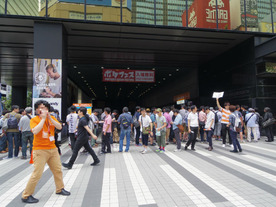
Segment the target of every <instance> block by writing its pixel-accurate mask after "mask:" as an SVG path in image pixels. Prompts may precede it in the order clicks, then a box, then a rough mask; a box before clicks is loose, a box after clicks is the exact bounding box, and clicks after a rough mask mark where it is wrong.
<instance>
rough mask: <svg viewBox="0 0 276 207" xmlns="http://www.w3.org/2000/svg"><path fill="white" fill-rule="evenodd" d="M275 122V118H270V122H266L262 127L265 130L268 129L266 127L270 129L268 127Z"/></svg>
mask: <svg viewBox="0 0 276 207" xmlns="http://www.w3.org/2000/svg"><path fill="white" fill-rule="evenodd" d="M275 121H276V119H274V118H269V119H268V120H266V121H264V122H263V124H262V126H263V128H266V127H268V126H270V125H272V124H274V123H275Z"/></svg>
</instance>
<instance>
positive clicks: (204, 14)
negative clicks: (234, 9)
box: [182, 0, 230, 29]
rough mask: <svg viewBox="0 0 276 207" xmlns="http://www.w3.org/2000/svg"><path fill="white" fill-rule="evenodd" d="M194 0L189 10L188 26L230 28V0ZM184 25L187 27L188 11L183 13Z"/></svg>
mask: <svg viewBox="0 0 276 207" xmlns="http://www.w3.org/2000/svg"><path fill="white" fill-rule="evenodd" d="M217 2H218V8H217V9H218V15H217V13H216V0H194V2H193V4H192V5H191V6H190V8H189V10H188V27H197V28H213V29H216V28H217V21H216V20H217V16H218V23H219V24H218V28H219V29H230V11H229V0H218V1H217ZM182 25H183V26H184V27H186V11H184V13H183V14H182Z"/></svg>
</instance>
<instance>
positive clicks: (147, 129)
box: [141, 116, 150, 135]
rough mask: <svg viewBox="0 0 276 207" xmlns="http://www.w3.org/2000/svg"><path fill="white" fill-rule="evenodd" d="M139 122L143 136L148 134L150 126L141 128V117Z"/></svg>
mask: <svg viewBox="0 0 276 207" xmlns="http://www.w3.org/2000/svg"><path fill="white" fill-rule="evenodd" d="M141 122H142V133H143V134H145V135H146V134H149V133H150V126H148V127H144V126H143V117H142V116H141Z"/></svg>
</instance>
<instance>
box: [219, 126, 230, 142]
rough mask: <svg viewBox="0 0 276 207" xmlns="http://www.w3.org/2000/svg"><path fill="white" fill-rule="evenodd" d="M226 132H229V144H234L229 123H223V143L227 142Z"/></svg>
mask: <svg viewBox="0 0 276 207" xmlns="http://www.w3.org/2000/svg"><path fill="white" fill-rule="evenodd" d="M226 133H228V137H229V144H232V138H231V136H230V131H229V127H227V124H223V123H221V137H222V143H223V144H226Z"/></svg>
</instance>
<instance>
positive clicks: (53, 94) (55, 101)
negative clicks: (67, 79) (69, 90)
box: [33, 59, 62, 117]
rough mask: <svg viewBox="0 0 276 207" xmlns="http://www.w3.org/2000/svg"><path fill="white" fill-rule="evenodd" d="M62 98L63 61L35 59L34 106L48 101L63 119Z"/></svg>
mask: <svg viewBox="0 0 276 207" xmlns="http://www.w3.org/2000/svg"><path fill="white" fill-rule="evenodd" d="M61 97H62V60H61V59H34V68H33V104H34V103H35V102H36V101H38V100H40V99H43V100H46V101H48V102H49V103H50V105H51V106H53V107H54V109H57V110H58V111H59V114H60V117H61Z"/></svg>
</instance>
